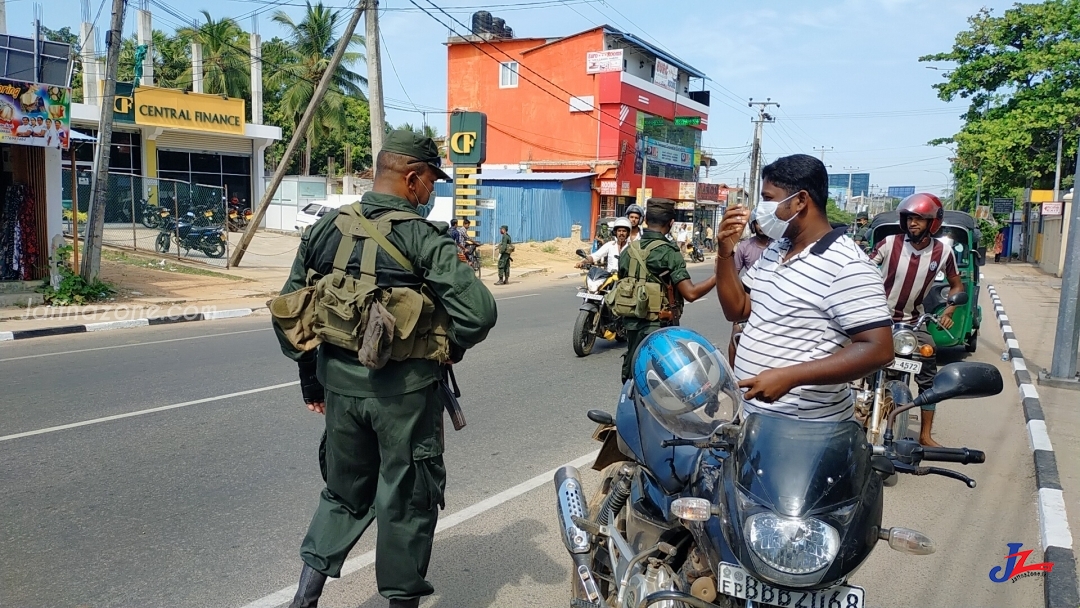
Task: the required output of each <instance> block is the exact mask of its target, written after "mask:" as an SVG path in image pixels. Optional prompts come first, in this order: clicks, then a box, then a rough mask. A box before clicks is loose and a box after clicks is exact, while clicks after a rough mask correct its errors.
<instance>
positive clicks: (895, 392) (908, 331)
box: [852, 292, 968, 485]
mask: <svg viewBox="0 0 1080 608" xmlns="http://www.w3.org/2000/svg"><path fill="white" fill-rule="evenodd" d="M967 302H968V295H967V292H960V293H958V294H956V295H954V296H950V297H949V298H948V300H947V303H948V305H949V306H963V305H965V304H967ZM927 323H934V324H937V325H938V326H940V322H939V319H938V317H936V316H934V315H932V314H929V313H927V314H923V315H921V316H920V317H919V318H918V319H917V320H916V321H915V323H912V324H908V323H896V324H894V325H893V351H894V352H895V353H896V359H895V360H894V361H893V362H892V364H891V365H889V366H887V367H886V368H885V369H882V370H879V371H878V372H877V373H875V374H873V375H871V376H867V377H866V378H863V379H862V380H858V381H856V382H853V383H852V391H853V392H854V394H855V416H856V418H858V419H859V420H862V421H864V422H863V426H864V427H865V428H866V440H867V441H869V442H870V443H871V444H872V445H880V444H881V443H882V441H883V439H884V431H885V418H886V417H888V416H889V414H890V413H891V412H892V411H893V410H894V409H896V408H898V407H899V404H904V403H908V402H910V401H911V382H912V380H913V379H914V378H915V376H916V375H917V374H918V373H919V372H920V371H922V362H921V361H916V360H914V359H910V358H908V357H911V356H913V355H915V354H919V355H921V356H924V357H929V356H930V355H933V354H934V347H933V346H932V345H930V344H919V339H918V337H917V334H916V333H915V332H917V331H919V330H920V329H925V328H926V324H927ZM909 423H910V419H909V416H908V412H907V411H904V412H902V413H900V414H899V415H898V416H897V418H896V424H895V425H894V426H893V433H894V434H895V435H896V436H897V437H899V438H900V439H908V438H909V433H910V431H909V428H908V427H909ZM895 482H896V478H895V477H893V478H890V479H888V480H886V485H893V484H894V483H895Z"/></svg>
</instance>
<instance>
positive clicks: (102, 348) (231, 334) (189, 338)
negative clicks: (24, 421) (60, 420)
mask: <svg viewBox="0 0 1080 608" xmlns="http://www.w3.org/2000/svg"><path fill="white" fill-rule="evenodd" d="M271 330H272V328H270V327H263V328H260V329H245V330H241V331H227V332H224V333H220V334H206V335H204V336H188V337H186V338H169V339H168V340H153V341H151V342H135V343H134V344H116V345H113V346H98V347H96V348H80V349H79V350H65V351H61V352H58V353H42V354H40V355H23V356H21V357H8V358H7V359H0V363H3V362H5V361H20V360H22V359H40V358H41V357H58V356H60V355H74V354H78V353H89V352H94V351H98V350H112V349H114V348H131V347H132V346H146V345H147V344H166V343H169V342H183V341H185V340H202V339H204V338H217V337H218V336H235V335H237V334H250V333H255V332H257V331H271Z"/></svg>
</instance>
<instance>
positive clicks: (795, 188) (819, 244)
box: [716, 154, 893, 421]
mask: <svg viewBox="0 0 1080 608" xmlns="http://www.w3.org/2000/svg"><path fill="white" fill-rule="evenodd" d="M828 184H829V176H828V173H827V171H826V170H825V165H823V164H822V163H821V161H820V160H818V159H816V158H814V157H812V156H808V155H806V154H796V155H794V156H786V157H784V158H781V159H779V160H777V161H776V162H774V163H772V164H770V165H768V166H766V167H765V169H764V170H763V171H762V186H761V196H762V199H763V200H762V201H761V202H759V203H758V210H757V212H756V213H755V216H754V217H755V219H757V220H758V225H759V228H760V229H761V232H762V233H763V234H765V235H766V236H768V237H770V238H772V239H774V241H773V243H772V244H771V245H770V246H769V247H768V248H767V249H766V250H765V251H764V252H763V253H762V255H761V258H760V259H759V260H758V261H757V263H755V264H754V266H753V267H752V268H750V270H749V271H748V272H747V273H746V275H745V276H744V277H743V279H742V281H741V282H740V280H739V275H738V272H737V271H736V270H735V262H734V260H733V253H734V242H735V240H737V238H738V235H740V234H742V231H743V228H744V227H745V226H746V222H747V221H748V220H749V217H750V213H749V210H747V209H745V208H742V207H733V208H731V209H729V210H728V211H727V213H725V214H724V220H723V223H722V224H721V226H720V232H719V234H718V235H717V256H716V287H717V293H718V295H719V297H720V305H721V306H722V307H723V309H724V315H725V316H726V317H727V320H728V321H732V322H738V321H746V322H747V323H746V327H745V329H744V330H743V334H742V338H741V339H740V342H739V347H738V350H737V351H736V355H735V376H736V378H738V380H739V386H740V387H742V388H745V389H746V392H745V393H744V394H743V400H744V401H743V411H744V415H746V414H751V413H755V412H769V413H773V414H778V415H783V416H790V417H793V418H798V419H801V420H826V421H837V420H850V419H851V418H852V417H853V416H854V411H855V408H854V400H853V398H852V394H851V388H850V384H849V383H850V382H852V381H853V380H856V379H859V378H863V377H865V376H867V375H869V374H871V373H873V372H875V371H877V370H878V369H880V368H882V367H884V366H885V365H888V364H889V363H891V362H892V360H893V346H892V317H891V315H890V314H889V309H888V305H887V303H886V300H885V290H884V288H883V286H882V283H881V275H880V274H879V273H878V271H877V268H875V267H874V266H873V264H871V263H870V261H869V260H868V259H867V258H866V255H865V254H863V252H862V251H861V250H860V249H859V248H858V247H857V246H856V245H855V243H854V241H852V240H851V238H849V237H848V236H846V235H845V234H844V233H845V232H846V230H847V228H846V226H845V227H840V228H836V229H834V228H833V227H832V226H830V225H829V219H828V217H827V215H826V213H825V205H826V201H827V198H828Z"/></svg>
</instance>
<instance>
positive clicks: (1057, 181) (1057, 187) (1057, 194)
mask: <svg viewBox="0 0 1080 608" xmlns="http://www.w3.org/2000/svg"><path fill="white" fill-rule="evenodd" d="M1064 135H1065V130H1064V129H1058V149H1057V166H1056V169H1055V170H1054V200H1055V201H1060V200H1061V140H1062V138H1063V137H1064ZM1075 192H1076V186H1075V184H1074V185H1073V193H1074V194H1073V198H1074V199H1075V198H1076V194H1075ZM1075 202H1076V201H1074V203H1075Z"/></svg>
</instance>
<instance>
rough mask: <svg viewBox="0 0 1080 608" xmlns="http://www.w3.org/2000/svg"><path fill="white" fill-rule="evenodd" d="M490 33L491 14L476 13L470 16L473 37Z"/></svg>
mask: <svg viewBox="0 0 1080 608" xmlns="http://www.w3.org/2000/svg"><path fill="white" fill-rule="evenodd" d="M490 31H491V13H489V12H487V11H476V12H475V13H473V16H472V33H473V35H474V36H480V35H483V34H487V33H489V32H490Z"/></svg>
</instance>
